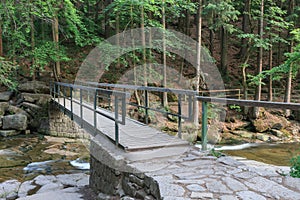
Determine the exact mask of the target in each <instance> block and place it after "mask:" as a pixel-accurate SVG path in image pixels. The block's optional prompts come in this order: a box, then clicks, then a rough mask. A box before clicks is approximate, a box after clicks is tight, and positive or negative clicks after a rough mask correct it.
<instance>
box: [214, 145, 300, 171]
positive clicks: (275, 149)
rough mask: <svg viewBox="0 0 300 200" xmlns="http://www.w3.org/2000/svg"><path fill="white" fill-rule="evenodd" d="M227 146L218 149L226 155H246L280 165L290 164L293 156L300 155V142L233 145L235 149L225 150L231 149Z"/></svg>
mask: <svg viewBox="0 0 300 200" xmlns="http://www.w3.org/2000/svg"><path fill="white" fill-rule="evenodd" d="M226 147H228V146H226ZM226 147H221V148H218V147H216V150H221V151H222V152H223V153H225V154H226V155H231V156H238V157H244V158H247V159H249V160H256V161H259V162H264V163H268V164H273V165H278V166H290V165H291V162H290V161H291V159H292V157H293V156H296V155H300V143H288V144H286V143H284V144H244V145H243V146H235V147H231V149H233V150H225V149H229V148H226ZM239 147H241V148H239ZM222 149H224V150H222Z"/></svg>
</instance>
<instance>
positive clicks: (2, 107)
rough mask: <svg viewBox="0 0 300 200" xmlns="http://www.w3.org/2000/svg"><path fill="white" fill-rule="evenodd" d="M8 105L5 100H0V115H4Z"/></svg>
mask: <svg viewBox="0 0 300 200" xmlns="http://www.w3.org/2000/svg"><path fill="white" fill-rule="evenodd" d="M8 107H9V104H8V103H7V102H0V116H3V115H5V112H6V111H7V109H8Z"/></svg>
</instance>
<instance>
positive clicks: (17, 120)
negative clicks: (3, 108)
mask: <svg viewBox="0 0 300 200" xmlns="http://www.w3.org/2000/svg"><path fill="white" fill-rule="evenodd" d="M2 128H3V129H6V130H7V129H13V130H26V128H27V116H26V115H24V114H15V115H7V116H4V117H3V126H2Z"/></svg>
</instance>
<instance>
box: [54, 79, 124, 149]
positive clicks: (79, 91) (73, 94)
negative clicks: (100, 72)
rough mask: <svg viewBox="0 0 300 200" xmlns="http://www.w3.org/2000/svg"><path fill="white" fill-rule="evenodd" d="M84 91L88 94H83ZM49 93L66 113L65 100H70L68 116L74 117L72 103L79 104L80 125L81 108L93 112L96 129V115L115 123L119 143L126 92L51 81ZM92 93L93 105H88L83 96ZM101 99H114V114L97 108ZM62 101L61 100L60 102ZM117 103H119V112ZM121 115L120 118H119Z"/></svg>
mask: <svg viewBox="0 0 300 200" xmlns="http://www.w3.org/2000/svg"><path fill="white" fill-rule="evenodd" d="M84 92H86V93H88V95H84ZM50 94H51V95H52V96H53V98H54V100H57V102H56V101H55V102H56V103H57V104H58V105H59V106H63V112H64V113H66V112H68V110H67V109H66V101H67V100H69V101H70V111H69V112H70V118H71V119H72V120H73V119H74V104H77V105H79V107H80V111H79V115H80V116H79V118H80V123H81V126H83V123H84V119H83V118H84V117H83V108H86V109H88V110H91V111H92V112H93V113H94V116H93V117H94V118H93V119H94V122H93V127H94V128H95V129H97V123H98V122H97V115H102V116H104V117H106V118H108V119H110V120H112V121H114V123H115V140H114V141H115V143H116V145H119V124H122V125H125V122H126V99H127V98H128V93H126V92H120V91H113V90H108V89H103V88H97V87H88V86H82V85H74V84H68V83H60V82H52V83H50ZM90 94H92V95H93V105H89V103H87V102H86V101H85V99H84V98H85V97H87V96H89V95H90ZM101 99H114V115H109V114H107V113H105V112H102V111H101V109H99V107H98V104H99V102H100V100H101ZM61 101H62V102H61ZM119 104H121V114H119ZM119 116H121V118H119Z"/></svg>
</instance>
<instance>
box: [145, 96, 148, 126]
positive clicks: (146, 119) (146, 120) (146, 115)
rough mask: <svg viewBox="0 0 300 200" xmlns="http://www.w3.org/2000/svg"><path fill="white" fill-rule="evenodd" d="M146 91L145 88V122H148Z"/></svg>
mask: <svg viewBox="0 0 300 200" xmlns="http://www.w3.org/2000/svg"><path fill="white" fill-rule="evenodd" d="M148 100H149V99H148V91H147V90H145V117H146V118H145V123H146V124H148V123H149V120H148V118H149V109H148V108H149V101H148Z"/></svg>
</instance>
